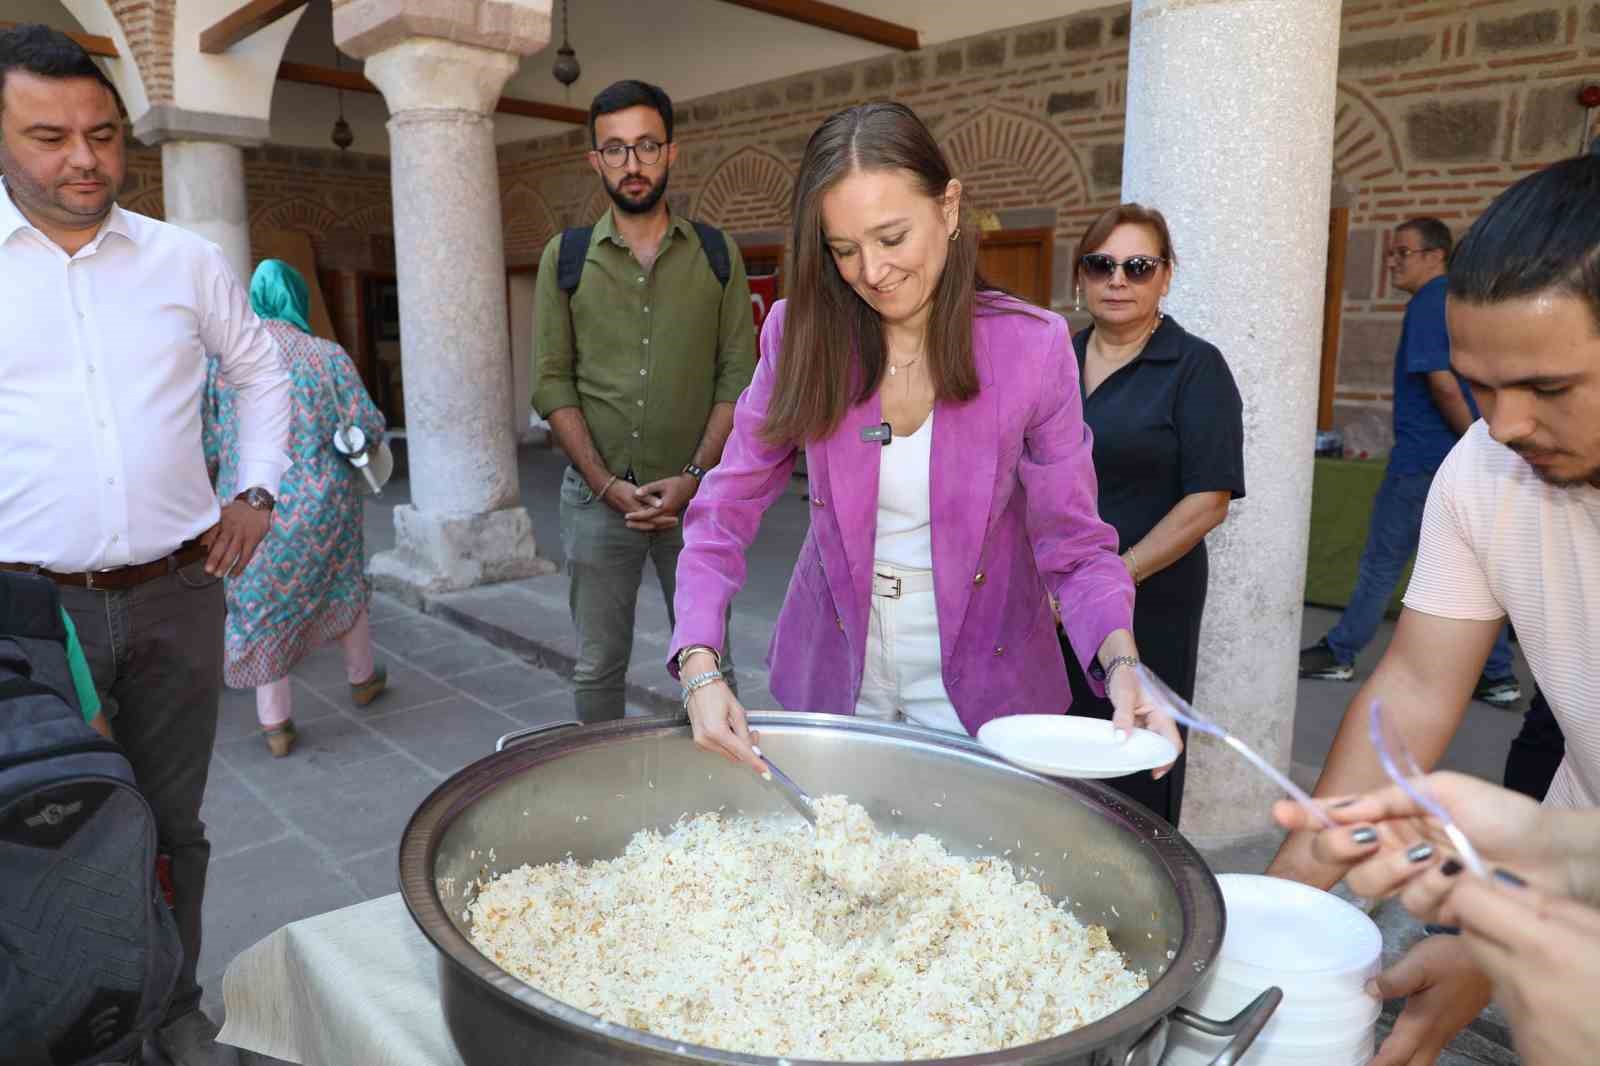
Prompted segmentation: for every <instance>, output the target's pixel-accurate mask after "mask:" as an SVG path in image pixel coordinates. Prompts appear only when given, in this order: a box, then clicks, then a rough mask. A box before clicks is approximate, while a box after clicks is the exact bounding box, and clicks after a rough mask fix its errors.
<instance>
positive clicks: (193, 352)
mask: <svg viewBox="0 0 1600 1066" xmlns="http://www.w3.org/2000/svg"><path fill="white" fill-rule="evenodd" d="M0 307H3V309H4V314H3V315H0V323H3V325H0V562H6V563H34V564H37V565H40V566H43V567H45V568H47V569H50V570H57V571H65V572H77V571H81V570H102V569H106V568H109V567H114V566H127V565H130V564H136V563H145V562H149V561H151V560H153V559H160V558H162V557H163V556H165V555H168V554H170V553H171V552H173V551H174V550H176V549H177V548H178V546H179V545H181V544H182V543H183V542H184V541H187V540H189V539H191V538H193V537H195V536H198V535H199V534H201V533H203V532H205V531H206V530H207V529H209V528H210V527H211V526H212V525H214V524H215V523H216V521H217V518H218V515H219V510H218V504H217V498H216V495H215V493H214V492H213V491H212V487H211V483H210V481H209V479H208V478H207V476H206V465H205V456H204V454H203V452H202V449H201V443H200V428H201V426H200V398H201V394H202V391H203V390H204V387H205V379H206V353H207V352H215V353H217V354H218V355H219V356H220V357H221V361H222V363H221V365H222V373H223V374H224V375H225V376H226V377H227V379H228V381H229V382H230V383H231V384H233V385H234V386H236V387H237V389H238V408H237V410H238V417H239V451H240V466H239V485H240V487H241V488H246V487H251V486H260V487H262V488H264V489H266V490H267V491H268V492H271V493H274V494H276V493H277V491H278V482H279V480H280V479H281V478H282V477H283V472H284V471H285V470H287V469H288V468H289V463H290V460H289V456H288V454H287V451H286V449H287V447H288V438H289V414H290V403H291V395H292V394H291V390H290V381H289V375H288V372H287V371H286V369H285V368H284V364H283V357H282V355H281V354H280V353H279V351H278V347H277V345H276V344H275V343H274V342H273V340H272V338H271V336H269V335H268V333H267V331H266V329H265V328H263V326H262V325H261V321H260V320H259V319H257V318H256V316H255V314H254V313H253V312H252V311H251V310H250V300H249V296H248V294H247V293H246V291H245V289H244V287H243V286H242V285H241V284H240V283H239V280H238V278H236V277H235V276H234V274H233V271H232V270H231V269H230V268H229V267H228V264H227V261H226V260H225V259H224V258H223V255H222V252H221V250H220V249H218V248H217V246H216V245H214V244H212V243H210V242H209V241H206V240H204V239H202V238H200V237H197V236H195V235H194V234H192V233H189V232H188V231H186V230H183V229H179V228H178V227H176V226H169V225H167V224H166V223H164V222H158V221H156V220H155V219H152V218H146V217H145V216H143V215H136V214H133V213H131V212H128V211H124V210H122V209H121V208H120V207H113V208H112V209H111V213H110V215H108V216H107V218H106V221H105V223H104V224H103V225H102V226H101V227H100V232H99V233H98V234H96V235H95V238H94V240H92V241H90V242H89V243H88V244H87V245H85V246H84V247H83V248H81V249H80V250H79V251H78V254H77V255H74V256H68V255H67V253H66V252H65V251H64V250H63V249H62V248H61V247H60V246H59V245H57V244H56V243H55V242H53V241H51V240H50V239H49V238H48V237H46V236H45V235H44V234H43V233H41V232H40V231H39V230H37V229H35V228H34V227H33V226H32V225H31V224H30V223H29V222H28V220H27V219H26V218H24V217H23V215H22V213H21V212H20V211H18V210H17V207H16V205H15V204H14V203H12V201H11V196H10V191H9V190H8V189H7V188H6V186H5V183H4V181H0Z"/></svg>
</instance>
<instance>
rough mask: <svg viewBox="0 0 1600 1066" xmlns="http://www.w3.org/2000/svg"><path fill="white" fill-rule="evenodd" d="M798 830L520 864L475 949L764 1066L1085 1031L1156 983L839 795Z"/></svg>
mask: <svg viewBox="0 0 1600 1066" xmlns="http://www.w3.org/2000/svg"><path fill="white" fill-rule="evenodd" d="M817 808H818V819H817V832H816V833H812V831H811V830H810V829H808V828H807V827H806V826H804V825H803V824H800V823H796V822H776V821H758V820H754V819H750V818H733V819H724V818H723V817H721V816H720V815H718V814H715V813H710V814H701V815H698V816H696V817H694V818H690V819H687V820H685V821H682V822H680V823H679V824H678V825H677V826H676V827H675V828H674V829H673V830H672V831H671V832H670V833H667V834H665V835H662V834H660V833H657V832H654V831H651V830H645V831H641V832H640V833H638V834H636V835H635V836H634V838H633V840H632V841H631V842H630V843H629V844H628V848H627V851H626V852H625V853H624V854H623V855H622V856H621V857H620V858H617V859H613V860H610V861H598V862H594V863H592V864H587V865H580V864H578V863H576V862H573V861H571V860H568V861H566V862H562V863H552V864H548V865H544V866H539V867H529V866H522V867H520V868H519V869H516V870H512V871H510V872H508V873H505V874H503V875H501V876H499V877H497V878H495V879H494V880H493V881H492V882H491V883H489V884H488V885H486V886H485V887H484V889H483V890H482V892H480V893H479V895H478V897H477V899H476V900H474V901H473V903H472V905H471V916H472V940H473V943H474V944H476V945H477V947H478V949H479V950H480V951H482V952H483V953H484V954H485V955H487V956H488V957H489V958H491V959H493V960H494V961H495V962H496V963H497V964H498V965H500V966H501V967H503V968H504V969H506V970H507V971H509V972H510V973H512V974H514V975H516V976H517V977H519V978H521V979H522V980H524V981H526V982H527V983H528V984H530V985H532V986H533V987H535V988H538V989H539V990H541V991H542V992H544V993H545V994H547V995H549V996H552V997H553V998H555V999H558V1000H560V1001H562V1002H564V1003H568V1004H571V1005H572V1006H574V1007H577V1008H579V1009H580V1010H584V1011H587V1012H589V1013H591V1014H595V1015H598V1016H599V1017H601V1018H603V1019H605V1020H607V1021H610V1022H615V1023H619V1024H622V1025H627V1026H631V1027H633V1028H636V1029H643V1030H646V1031H648V1032H651V1033H655V1034H656V1035H658V1036H663V1037H666V1038H669V1039H675V1040H680V1041H685V1042H688V1043H694V1044H703V1045H706V1046H709V1047H716V1048H722V1049H724V1050H728V1051H736V1052H743V1053H747V1054H757V1055H781V1056H790V1057H794V1058H815V1059H855V1060H865V1059H922V1058H939V1057H943V1056H949V1055H963V1054H973V1053H978V1052H984V1051H995V1050H998V1049H1000V1048H1005V1047H1013V1046H1015V1045H1018V1044H1026V1043H1031V1042H1033V1041H1036V1040H1043V1039H1046V1038H1048V1037H1052V1036H1058V1035H1060V1034H1062V1033H1066V1032H1070V1031H1071V1030H1073V1029H1076V1028H1078V1027H1079V1026H1082V1025H1086V1024H1088V1023H1089V1022H1092V1021H1094V1020H1096V1019H1098V1018H1101V1017H1103V1016H1105V1015H1107V1014H1109V1013H1111V1012H1112V1011H1114V1010H1116V1009H1118V1008H1119V1007H1122V1006H1124V1005H1126V1004H1127V1003H1129V1002H1131V1001H1132V1000H1134V999H1136V998H1137V997H1138V996H1139V995H1140V994H1142V993H1143V992H1144V991H1145V990H1146V989H1147V988H1148V987H1149V983H1148V981H1147V980H1146V979H1145V978H1144V977H1143V976H1142V975H1138V974H1134V973H1132V972H1130V971H1129V970H1128V968H1127V967H1126V966H1125V965H1124V962H1123V958H1122V956H1121V955H1120V954H1119V953H1118V952H1117V951H1116V950H1115V949H1114V948H1113V947H1112V946H1111V942H1110V940H1109V939H1108V938H1107V936H1106V931H1105V930H1104V929H1103V928H1101V927H1100V926H1085V925H1083V924H1082V923H1080V922H1079V921H1078V920H1077V919H1076V918H1074V917H1073V916H1072V915H1071V914H1070V913H1068V912H1067V911H1066V910H1065V909H1064V907H1063V905H1061V904H1056V903H1053V902H1051V900H1050V899H1049V898H1048V897H1047V896H1045V895H1044V893H1042V892H1041V891H1040V890H1039V886H1038V885H1036V884H1034V883H1032V882H1029V881H1020V880H1018V878H1017V876H1016V875H1015V873H1014V872H1013V870H1012V867H1011V865H1010V864H1009V863H1007V862H1005V861H1003V860H1001V859H997V858H983V859H963V858H957V857H955V856H952V855H950V854H949V853H948V852H947V851H945V849H944V846H943V845H942V844H940V843H939V841H938V840H936V839H934V838H933V837H931V836H927V835H922V836H918V837H916V838H915V839H911V840H906V839H903V838H900V837H893V836H884V835H880V834H878V833H877V832H876V831H875V830H874V828H873V825H872V821H871V819H870V818H868V816H867V814H866V812H865V811H864V810H862V808H860V807H859V806H856V805H854V804H847V803H846V801H845V799H844V797H842V796H825V797H822V798H821V799H819V800H818V801H817Z"/></svg>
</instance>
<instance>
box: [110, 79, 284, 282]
mask: <svg viewBox="0 0 1600 1066" xmlns="http://www.w3.org/2000/svg"><path fill="white" fill-rule="evenodd" d="M133 133H134V136H135V137H137V138H138V139H139V140H141V141H143V142H144V143H146V144H150V145H160V146H161V193H162V200H163V202H164V209H165V213H166V219H167V221H168V222H170V223H172V224H173V225H175V226H182V227H183V228H184V229H187V230H192V231H193V232H195V233H198V234H199V235H200V236H202V237H204V238H205V239H206V240H208V241H211V242H213V243H215V244H216V245H217V246H219V247H220V248H221V249H222V251H223V254H224V255H226V256H227V257H228V262H229V264H231V265H232V267H233V270H234V273H236V274H238V275H239V279H240V280H241V281H243V282H244V283H245V284H247V285H248V284H249V283H250V270H251V266H252V263H251V259H250V212H249V208H248V207H247V205H246V202H245V187H244V150H245V148H249V147H254V146H256V145H259V144H261V143H263V142H265V141H266V139H267V134H268V126H267V122H266V120H264V119H256V118H248V117H241V116H234V115H219V114H212V113H206V112H193V111H185V110H183V109H181V108H177V107H173V106H171V105H161V106H158V107H153V108H151V109H150V110H149V111H147V112H145V114H144V115H143V116H141V117H140V118H139V120H138V121H137V122H135V123H134V126H133Z"/></svg>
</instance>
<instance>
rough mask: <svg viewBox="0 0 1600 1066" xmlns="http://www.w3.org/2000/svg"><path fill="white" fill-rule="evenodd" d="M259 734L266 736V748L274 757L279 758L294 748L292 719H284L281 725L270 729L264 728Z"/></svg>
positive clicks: (294, 737) (295, 735)
mask: <svg viewBox="0 0 1600 1066" xmlns="http://www.w3.org/2000/svg"><path fill="white" fill-rule="evenodd" d="M261 735H262V736H264V737H266V738H267V750H268V751H270V752H272V757H273V758H274V759H281V758H283V757H284V756H285V755H287V754H289V752H290V751H291V750H293V748H294V742H295V740H296V737H297V734H296V733H295V730H294V719H293V718H289V719H286V720H285V721H284V722H283V723H282V724H281V725H275V726H273V727H272V728H271V729H264V730H262V731H261Z"/></svg>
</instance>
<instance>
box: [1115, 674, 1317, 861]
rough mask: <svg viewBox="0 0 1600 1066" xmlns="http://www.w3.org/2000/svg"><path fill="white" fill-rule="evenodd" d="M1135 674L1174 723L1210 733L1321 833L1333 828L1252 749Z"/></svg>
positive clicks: (1151, 678) (1155, 680)
mask: <svg viewBox="0 0 1600 1066" xmlns="http://www.w3.org/2000/svg"><path fill="white" fill-rule="evenodd" d="M1134 670H1136V671H1137V672H1138V678H1139V683H1140V684H1142V685H1143V686H1144V687H1145V690H1146V691H1147V692H1149V694H1150V698H1151V699H1152V700H1153V701H1154V702H1155V704H1156V706H1157V707H1159V708H1161V710H1163V711H1166V712H1167V713H1168V714H1170V715H1171V716H1172V718H1173V720H1174V721H1176V722H1179V723H1180V724H1182V725H1186V726H1188V727H1189V728H1190V729H1197V730H1199V731H1200V732H1202V733H1209V734H1210V735H1211V736H1214V737H1216V738H1217V739H1218V740H1220V741H1222V742H1223V743H1224V744H1226V745H1227V746H1228V747H1230V748H1232V749H1233V750H1234V751H1236V752H1238V753H1239V754H1240V755H1242V756H1244V758H1245V761H1246V762H1248V763H1249V764H1250V765H1251V766H1254V767H1255V768H1256V769H1257V770H1259V771H1261V773H1263V774H1265V775H1266V777H1267V779H1268V780H1270V781H1272V783H1273V784H1275V785H1277V786H1278V787H1279V788H1281V789H1283V791H1284V793H1285V794H1286V795H1288V796H1289V798H1290V799H1292V800H1294V801H1295V802H1296V803H1298V804H1300V806H1301V807H1303V808H1304V809H1305V811H1306V813H1307V814H1309V815H1311V817H1312V818H1313V819H1315V820H1316V822H1317V824H1319V825H1321V826H1322V827H1323V828H1324V829H1332V828H1333V819H1332V818H1329V817H1328V815H1327V812H1326V811H1324V810H1323V809H1322V808H1321V807H1320V806H1318V805H1317V803H1316V801H1315V800H1313V799H1312V798H1311V797H1310V796H1308V795H1306V792H1305V789H1303V788H1301V787H1300V786H1299V785H1297V784H1295V783H1294V782H1293V781H1291V780H1289V778H1288V775H1286V774H1284V773H1282V772H1280V771H1279V770H1278V768H1277V767H1275V766H1273V765H1272V764H1271V763H1269V762H1268V761H1267V760H1265V759H1263V758H1262V757H1261V756H1260V755H1258V754H1257V753H1256V750H1255V749H1254V748H1252V747H1251V746H1250V745H1248V744H1246V743H1245V742H1244V741H1242V740H1240V739H1239V738H1238V737H1236V736H1234V735H1233V734H1232V733H1230V732H1228V731H1227V730H1226V729H1224V728H1223V727H1222V726H1220V725H1218V724H1217V723H1216V722H1213V721H1211V720H1210V719H1209V718H1206V717H1204V716H1203V715H1201V713H1200V712H1199V711H1197V710H1195V709H1194V708H1193V707H1191V706H1189V703H1188V701H1187V700H1184V699H1183V698H1182V697H1180V696H1179V695H1178V694H1177V693H1176V692H1174V691H1172V689H1170V688H1168V687H1167V684H1166V682H1164V681H1162V680H1161V679H1160V678H1159V677H1157V676H1156V675H1155V674H1154V673H1153V672H1151V670H1150V668H1149V667H1147V666H1145V665H1144V664H1143V663H1139V664H1137V665H1135V666H1134Z"/></svg>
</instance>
